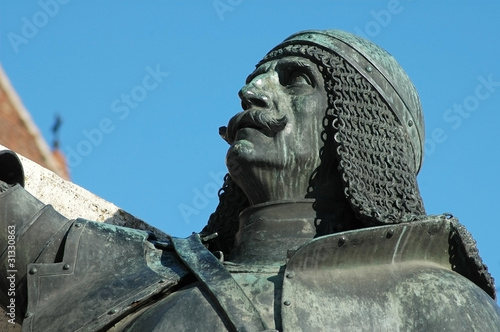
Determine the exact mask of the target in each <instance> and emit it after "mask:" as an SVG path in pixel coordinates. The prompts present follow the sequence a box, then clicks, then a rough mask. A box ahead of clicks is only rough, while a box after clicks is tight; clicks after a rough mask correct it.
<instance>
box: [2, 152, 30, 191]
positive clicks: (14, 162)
mask: <svg viewBox="0 0 500 332" xmlns="http://www.w3.org/2000/svg"><path fill="white" fill-rule="evenodd" d="M0 180H2V181H4V182H6V183H8V184H11V185H14V184H16V183H19V184H20V185H21V186H23V187H24V170H23V165H22V164H21V161H20V160H19V158H18V156H17V155H16V154H15V153H14V152H12V151H10V150H2V151H0Z"/></svg>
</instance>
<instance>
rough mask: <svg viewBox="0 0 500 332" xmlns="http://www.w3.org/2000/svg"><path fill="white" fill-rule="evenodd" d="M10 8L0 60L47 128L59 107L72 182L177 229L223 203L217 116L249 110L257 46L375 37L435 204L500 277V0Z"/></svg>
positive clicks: (199, 222)
mask: <svg viewBox="0 0 500 332" xmlns="http://www.w3.org/2000/svg"><path fill="white" fill-rule="evenodd" d="M0 10H1V11H0V29H1V30H0V32H1V33H0V46H1V53H0V61H1V63H2V65H3V67H4V70H5V71H6V73H7V75H8V76H9V77H10V79H11V81H12V83H13V85H14V87H15V89H16V90H17V92H18V93H19V95H20V96H21V98H22V100H23V102H24V104H25V105H26V107H27V109H28V110H29V111H30V112H31V114H32V116H33V118H34V120H35V122H36V123H37V124H38V126H39V127H40V129H41V130H42V132H43V134H44V136H45V138H46V139H47V140H48V141H51V140H52V138H51V137H52V136H51V132H50V127H51V125H52V123H53V121H54V116H55V114H56V113H58V114H60V115H61V116H62V118H63V121H64V123H63V127H62V129H61V133H60V138H61V147H62V150H63V151H64V152H65V153H66V154H67V156H68V157H69V162H70V164H71V174H72V179H73V181H74V182H76V183H77V184H79V185H81V186H83V187H85V188H87V189H89V190H90V191H92V192H94V193H96V194H98V195H100V196H102V197H104V198H106V199H107V200H109V201H111V202H113V203H115V204H117V205H118V206H120V207H122V208H124V209H125V210H127V211H129V212H131V213H132V214H134V215H136V216H137V217H139V218H141V219H143V220H145V221H147V222H149V223H151V224H152V225H154V226H156V227H159V228H161V229H162V230H164V231H166V232H168V233H171V234H173V235H176V236H186V235H188V234H189V233H190V232H192V231H198V230H200V229H201V228H202V227H203V225H204V224H205V223H206V221H207V219H208V216H209V215H210V213H211V212H212V211H213V210H214V208H215V206H216V204H217V198H216V197H215V192H216V190H217V189H218V187H220V184H221V177H222V174H224V173H225V166H224V156H225V152H226V149H227V144H226V143H225V142H224V141H223V140H222V139H220V138H219V136H218V128H219V126H221V125H225V124H227V120H228V119H229V118H230V117H231V116H232V115H233V114H235V113H236V112H238V111H239V110H240V102H239V100H238V98H237V91H238V90H239V88H240V87H241V86H242V85H243V83H244V80H245V78H246V76H247V75H248V74H249V73H250V72H251V71H252V69H253V67H254V65H255V64H256V63H257V62H258V61H259V60H260V59H261V57H262V56H263V55H264V54H265V53H266V52H267V51H268V50H270V48H272V47H273V46H275V45H276V44H277V43H279V42H280V41H282V40H283V39H284V38H286V37H287V36H289V35H290V34H292V33H294V32H297V31H299V30H304V29H343V30H347V31H350V32H354V33H358V34H362V35H364V36H365V37H368V38H370V39H371V40H372V41H374V42H375V43H377V44H379V45H381V46H382V47H384V48H385V49H387V50H388V51H389V52H390V53H391V54H393V55H394V56H395V57H396V58H397V59H398V61H399V62H400V63H401V64H402V66H403V67H404V68H405V69H406V71H407V72H408V74H409V76H410V77H411V78H412V80H413V82H414V83H415V85H416V87H417V89H418V90H419V92H420V96H421V99H422V103H423V108H424V114H425V119H426V134H427V143H426V148H427V152H426V154H425V160H424V165H423V168H422V171H421V174H420V176H419V184H420V188H421V192H422V196H423V198H424V202H425V205H426V209H427V212H428V213H429V214H439V213H442V212H451V213H453V214H454V215H455V216H457V217H458V218H459V219H460V220H461V222H462V223H464V224H465V225H466V227H467V228H468V229H469V230H470V231H471V232H472V233H473V235H474V237H475V238H476V240H477V241H478V245H479V249H480V253H481V256H482V257H483V259H484V260H485V262H486V263H487V265H488V266H489V267H490V271H491V272H492V274H493V275H494V276H497V278H500V258H499V256H498V251H499V248H500V246H499V244H498V237H499V235H500V223H499V217H498V216H497V215H496V212H495V211H496V210H497V208H498V207H499V205H500V202H499V194H498V192H499V188H500V176H499V172H498V171H499V160H500V149H499V148H498V144H499V143H500V130H499V129H498V126H499V124H500V65H499V62H500V43H499V39H498V31H500V26H499V23H498V22H499V20H498V18H499V17H500V3H499V2H497V1H476V2H472V1H444V0H442V1H430V0H429V1H424V0H413V1H411V0H400V1H396V0H390V1H388V0H385V1H347V0H344V1H314V2H312V1H311V2H306V1H290V0H287V1H284V0H283V1H258V0H251V1H250V0H220V1H213V0H204V1H125V0H123V1H96V0H92V1H90V0H89V1H75V0H73V1H69V0H64V1H63V0H59V1H56V0H41V1H39V2H37V1H30V2H27V1H25V2H19V1H3V2H2V4H1V5H0ZM152 73H154V74H152ZM148 75H149V76H148ZM122 95H131V96H132V97H131V98H132V99H129V100H128V101H127V100H126V98H125V99H124V98H123V97H122ZM183 209H184V210H185V211H189V213H191V214H189V213H187V212H185V213H184V215H183V213H182V210H183Z"/></svg>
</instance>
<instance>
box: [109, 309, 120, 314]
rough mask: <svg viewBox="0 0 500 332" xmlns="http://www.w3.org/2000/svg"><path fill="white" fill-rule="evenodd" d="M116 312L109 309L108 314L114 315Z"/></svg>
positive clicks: (116, 310)
mask: <svg viewBox="0 0 500 332" xmlns="http://www.w3.org/2000/svg"><path fill="white" fill-rule="evenodd" d="M117 312H118V309H111V310H110V311H108V314H109V315H113V314H116V313H117Z"/></svg>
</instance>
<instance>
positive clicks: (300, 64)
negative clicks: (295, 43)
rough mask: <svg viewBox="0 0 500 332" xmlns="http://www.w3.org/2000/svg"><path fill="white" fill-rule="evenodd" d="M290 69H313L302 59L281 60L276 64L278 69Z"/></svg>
mask: <svg viewBox="0 0 500 332" xmlns="http://www.w3.org/2000/svg"><path fill="white" fill-rule="evenodd" d="M283 66H284V67H289V66H295V67H302V68H308V69H310V68H311V64H310V63H309V62H307V61H305V60H302V59H286V58H285V59H281V60H279V61H278V63H277V64H276V67H277V68H278V67H283Z"/></svg>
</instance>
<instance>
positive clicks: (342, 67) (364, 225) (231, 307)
mask: <svg viewBox="0 0 500 332" xmlns="http://www.w3.org/2000/svg"><path fill="white" fill-rule="evenodd" d="M239 95H240V98H241V100H242V107H243V111H242V112H241V113H238V114H237V115H235V116H234V117H233V118H232V119H231V120H230V121H229V124H228V126H227V128H226V127H222V128H221V129H220V134H221V136H222V137H223V138H224V139H225V140H226V141H227V142H228V143H229V144H230V148H229V151H228V153H227V158H226V163H227V167H228V170H229V173H228V175H226V177H225V182H224V184H223V187H222V190H221V193H220V203H219V206H218V207H217V209H216V211H215V212H214V213H213V214H212V215H211V216H210V219H209V222H208V224H207V226H206V227H205V228H204V229H203V230H202V232H200V233H199V234H193V235H192V236H191V237H189V238H187V239H179V238H173V237H169V238H157V237H155V236H154V235H152V234H150V233H148V232H145V231H141V230H134V229H129V228H123V227H117V226H113V225H109V224H105V223H95V222H91V221H87V220H83V219H78V220H67V219H65V218H64V217H62V216H61V215H59V214H58V213H57V212H56V211H54V210H53V209H51V208H50V207H47V206H44V205H43V203H41V202H39V201H38V200H36V199H35V198H33V197H31V196H30V195H29V194H27V193H26V191H24V190H23V188H22V167H20V166H19V163H18V162H17V159H16V157H15V155H14V154H12V153H8V152H7V153H3V154H1V155H0V165H1V169H2V173H3V174H0V179H1V180H3V182H0V184H2V185H1V186H0V188H1V189H0V191H2V192H1V193H0V211H1V214H0V224H1V227H2V232H0V234H1V241H0V246H1V247H0V254H1V255H2V259H3V260H5V259H6V257H7V256H8V240H9V238H8V234H7V233H5V234H4V233H3V230H4V229H7V226H8V225H11V224H12V223H13V222H14V224H15V227H16V230H17V231H16V239H15V241H16V243H17V248H18V251H20V252H18V253H17V255H18V257H17V265H18V266H19V268H18V271H17V272H16V273H15V278H16V280H18V282H17V283H16V291H15V292H16V300H15V301H17V302H16V303H17V304H18V307H17V308H19V310H18V312H16V314H17V318H16V319H17V320H18V321H19V322H22V324H23V331H48V330H50V331H68V330H78V331H130V332H131V331H170V330H172V331H195V330H203V331H224V330H229V331H264V330H278V331H310V330H341V331H345V330H349V331H408V330H426V331H435V330H479V331H500V308H499V307H498V305H497V304H496V302H495V288H494V285H493V279H492V278H491V276H490V275H489V273H488V272H487V269H486V266H485V265H484V264H483V263H482V261H481V259H480V257H479V255H478V252H477V249H476V246H475V242H474V240H473V239H472V237H471V236H470V234H469V233H468V232H467V231H466V230H465V228H464V227H463V226H461V225H460V224H459V222H458V221H457V220H456V219H454V218H453V217H451V216H450V215H441V216H428V215H426V214H425V210H424V206H423V202H422V199H421V197H420V194H419V190H418V185H417V180H416V176H417V173H418V171H419V170H420V166H421V162H422V156H423V141H424V125H423V116H422V110H421V106H420V101H419V98H418V94H417V92H416V90H415V88H414V86H413V84H412V83H411V81H410V80H409V78H408V77H407V76H406V74H405V72H404V71H403V70H402V69H401V67H400V66H399V64H398V63H397V62H396V60H395V59H394V58H393V57H392V56H390V55H389V54H388V53H387V52H385V51H384V50H382V49H381V48H380V47H378V46H376V45H374V44H372V43H371V42H369V41H367V40H364V39H362V38H360V37H357V36H355V35H352V34H350V33H346V32H342V31H336V30H328V31H304V32H299V33H297V34H295V35H292V36H291V37H289V38H288V39H286V40H285V41H284V42H283V43H281V44H280V45H278V46H277V47H275V48H274V49H273V50H271V51H270V52H269V53H268V54H267V55H266V56H265V57H264V59H263V60H262V61H261V62H260V63H259V64H258V65H257V68H256V70H255V71H254V72H253V73H252V74H250V76H249V77H248V78H247V82H246V85H245V86H244V87H243V88H242V89H241V91H240V92H239ZM16 183H17V184H16ZM19 248H22V249H19ZM9 273H10V272H9V271H8V268H6V267H5V266H2V267H1V270H0V289H1V290H2V293H1V294H0V302H1V304H2V306H4V307H7V306H8V304H9V297H8V296H7V291H8V289H9V287H10V283H9V279H8V277H9Z"/></svg>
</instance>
